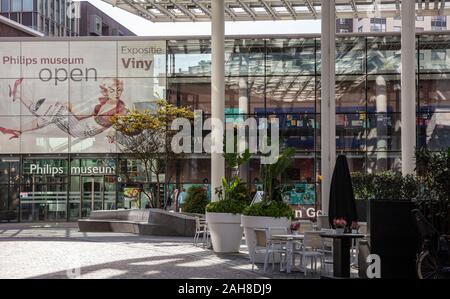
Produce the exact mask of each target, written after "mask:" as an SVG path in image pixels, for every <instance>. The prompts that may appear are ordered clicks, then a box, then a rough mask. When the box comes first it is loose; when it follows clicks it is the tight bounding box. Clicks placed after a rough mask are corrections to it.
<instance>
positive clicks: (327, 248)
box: [320, 229, 335, 273]
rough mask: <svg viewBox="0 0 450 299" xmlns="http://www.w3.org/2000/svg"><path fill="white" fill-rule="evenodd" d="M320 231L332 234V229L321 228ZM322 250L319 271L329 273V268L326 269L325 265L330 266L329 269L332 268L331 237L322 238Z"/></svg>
mask: <svg viewBox="0 0 450 299" xmlns="http://www.w3.org/2000/svg"><path fill="white" fill-rule="evenodd" d="M320 232H321V233H325V234H334V232H335V231H334V229H321V230H320ZM322 244H323V248H322V250H321V251H322V252H323V259H322V262H321V264H320V269H321V271H324V270H326V272H327V273H330V272H331V270H328V269H327V268H328V267H327V266H330V269H333V239H330V238H322Z"/></svg>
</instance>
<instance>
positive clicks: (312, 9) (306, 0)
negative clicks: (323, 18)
mask: <svg viewBox="0 0 450 299" xmlns="http://www.w3.org/2000/svg"><path fill="white" fill-rule="evenodd" d="M305 5H306V7H308V9H309V11H310V12H311V14H312V15H313V17H314V19H316V18H317V11H316V10H315V9H314V6H313V4H312V3H311V0H305Z"/></svg>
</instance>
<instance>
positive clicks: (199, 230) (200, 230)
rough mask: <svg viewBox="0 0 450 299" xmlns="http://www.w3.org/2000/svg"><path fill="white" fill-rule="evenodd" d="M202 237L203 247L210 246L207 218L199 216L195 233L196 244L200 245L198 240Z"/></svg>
mask: <svg viewBox="0 0 450 299" xmlns="http://www.w3.org/2000/svg"><path fill="white" fill-rule="evenodd" d="M200 237H202V247H207V248H208V243H209V230H208V224H207V223H206V220H205V219H203V218H200V217H198V216H196V217H195V235H194V246H197V245H198V241H199V239H200Z"/></svg>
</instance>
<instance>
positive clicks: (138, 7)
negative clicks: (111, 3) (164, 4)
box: [115, 0, 156, 21]
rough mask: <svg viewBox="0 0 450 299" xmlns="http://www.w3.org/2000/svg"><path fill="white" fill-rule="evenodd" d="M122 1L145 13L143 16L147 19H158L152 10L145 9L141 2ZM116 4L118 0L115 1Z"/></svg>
mask: <svg viewBox="0 0 450 299" xmlns="http://www.w3.org/2000/svg"><path fill="white" fill-rule="evenodd" d="M122 2H124V3H126V4H128V5H129V6H131V7H133V8H134V9H136V11H138V12H140V13H141V14H143V16H144V17H146V18H147V19H149V20H150V21H154V20H155V19H156V16H155V15H154V14H152V13H151V12H150V11H148V10H147V9H145V8H144V7H142V6H141V5H139V4H134V3H133V2H131V1H128V0H122ZM115 4H116V5H117V0H116V1H115Z"/></svg>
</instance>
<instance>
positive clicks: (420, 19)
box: [416, 16, 425, 22]
mask: <svg viewBox="0 0 450 299" xmlns="http://www.w3.org/2000/svg"><path fill="white" fill-rule="evenodd" d="M424 20H425V18H424V16H417V17H416V21H419V22H423V21H424Z"/></svg>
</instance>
